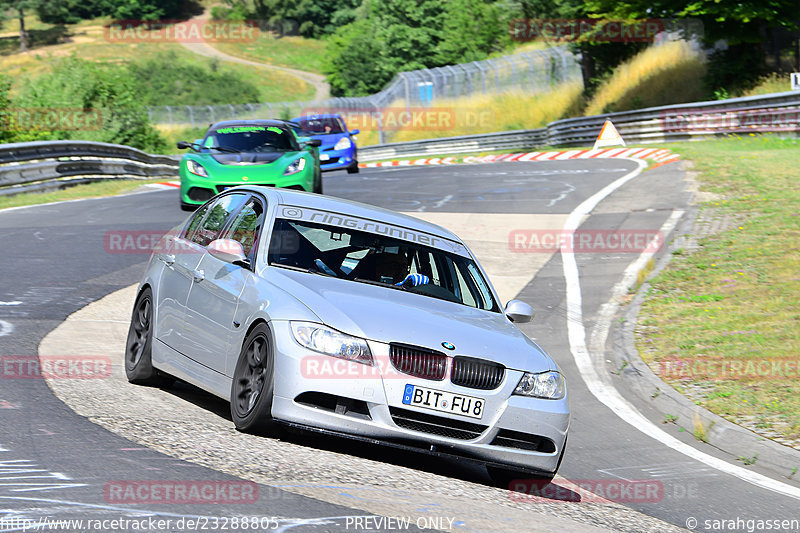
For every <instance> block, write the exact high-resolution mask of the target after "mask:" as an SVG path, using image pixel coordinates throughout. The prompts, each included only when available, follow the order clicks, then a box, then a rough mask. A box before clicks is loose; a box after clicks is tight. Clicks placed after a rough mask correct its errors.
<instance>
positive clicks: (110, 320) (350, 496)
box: [39, 286, 683, 533]
mask: <svg viewBox="0 0 800 533" xmlns="http://www.w3.org/2000/svg"><path fill="white" fill-rule="evenodd" d="M135 295H136V286H131V287H128V288H126V289H122V290H120V291H117V292H115V293H112V294H110V295H108V296H107V297H105V298H103V299H101V300H99V301H97V302H95V303H93V304H90V305H89V306H87V307H85V308H83V309H81V310H80V311H78V312H76V313H74V314H73V315H71V316H70V317H68V319H67V320H66V321H65V322H64V323H62V324H61V325H60V326H59V327H58V328H56V329H55V330H53V331H52V332H51V333H50V334H48V335H47V337H45V338H44V339H43V340H42V342H41V344H40V346H39V354H40V356H63V355H76V354H80V355H83V356H107V357H109V358H110V359H111V362H112V372H111V376H110V377H109V378H105V379H49V380H48V384H49V386H50V388H51V389H52V390H53V392H54V393H55V394H56V396H58V397H59V398H60V399H61V400H62V401H63V402H64V403H66V404H67V405H68V406H69V407H70V408H71V409H73V410H74V411H75V412H76V413H77V414H79V415H81V416H85V417H87V418H89V420H91V421H92V422H94V423H96V424H98V425H100V426H102V427H104V428H106V429H108V430H110V431H112V432H114V433H116V434H118V435H120V436H122V437H125V438H127V439H129V440H131V441H133V442H136V443H138V444H141V445H144V446H148V447H150V448H152V449H155V450H158V451H159V452H161V453H164V454H166V455H169V456H172V457H177V458H180V459H183V460H186V461H191V462H193V463H196V464H199V465H203V466H206V467H209V468H213V469H215V470H218V471H220V472H225V473H228V474H232V475H235V476H238V477H240V478H243V479H247V480H252V481H254V482H257V483H262V484H265V485H268V486H273V487H278V488H281V489H283V490H286V491H290V492H293V493H297V494H302V495H304V496H308V497H312V498H316V499H319V500H324V501H327V502H331V503H337V504H341V505H346V506H348V507H351V508H358V509H362V510H364V511H367V512H369V513H374V514H376V515H384V516H411V517H415V518H417V517H425V516H431V514H430V513H435V514H436V515H438V516H453V517H455V518H456V520H457V521H458V522H459V523H460V524H459V527H458V529H459V530H463V531H485V532H495V531H496V532H505V531H509V530H513V529H518V530H524V531H553V532H556V531H558V532H569V531H576V532H577V531H581V532H588V531H603V530H605V531H608V530H611V531H624V532H628V533H633V532H659V533H662V532H670V531H683V530H682V529H680V528H677V527H675V526H672V525H670V524H667V523H665V522H662V521H660V520H658V519H655V518H652V517H650V516H647V515H645V514H642V513H639V512H637V511H634V510H631V509H628V508H627V507H624V506H622V505H619V504H615V503H611V502H608V503H587V502H582V503H567V502H560V501H553V502H547V503H539V502H535V503H534V502H530V501H527V502H526V501H522V502H520V501H514V500H513V499H512V498H511V497H510V493H509V492H508V491H507V490H503V489H499V488H495V487H491V486H487V485H485V484H481V483H477V482H474V481H470V480H465V479H458V478H453V477H447V476H443V475H437V474H434V473H431V472H427V471H425V470H418V469H413V468H408V467H406V466H401V465H396V464H391V463H390V462H383V461H379V460H372V459H370V458H365V457H362V456H355V455H350V454H348V453H346V452H345V451H343V450H342V448H345V449H346V447H347V446H348V444H345V445H344V446H340V448H339V449H338V450H330V449H325V447H326V445H322V446H321V447H313V445H306V442H308V440H306V441H303V440H302V439H300V442H297V441H298V439H294V438H291V437H290V438H289V440H288V441H287V440H284V439H279V438H269V437H263V436H254V435H249V434H244V433H240V432H238V431H236V429H235V428H234V426H233V423H232V422H230V420H229V418H228V417H229V415H228V404H227V402H224V401H222V400H219V399H217V398H215V397H212V396H211V395H207V394H204V393H202V392H201V391H198V390H196V389H194V388H193V387H188V386H185V385H178V386H176V387H175V388H173V389H169V390H160V389H157V388H148V387H141V386H136V385H131V384H129V383H128V382H127V380H126V378H125V370H124V363H123V353H124V347H125V338H126V334H127V329H128V320H129V315H130V312H131V309H132V305H133V300H134V298H135ZM311 439H312V440H313V437H311ZM346 442H347V443H349V442H350V441H346ZM352 446H353V447H355V448H357V447H359V446H361V445H360V444H358V443H356V442H355V441H353V443H352ZM328 447H330V446H328ZM392 453H393V452H392V450H391V449H388V448H387V458H388V459H389V460H391V455H392ZM361 455H363V454H361ZM558 480H559V478H556V483H558ZM278 512H279V511H278Z"/></svg>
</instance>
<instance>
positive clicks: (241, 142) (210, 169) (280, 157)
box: [178, 120, 322, 211]
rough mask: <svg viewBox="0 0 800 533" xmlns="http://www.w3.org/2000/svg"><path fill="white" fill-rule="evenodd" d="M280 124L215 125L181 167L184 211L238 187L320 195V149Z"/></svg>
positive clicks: (183, 145) (243, 122)
mask: <svg viewBox="0 0 800 533" xmlns="http://www.w3.org/2000/svg"><path fill="white" fill-rule="evenodd" d="M319 144H320V141H318V140H311V139H308V138H299V137H298V135H297V134H296V133H295V132H294V130H293V129H292V127H291V125H290V123H287V122H285V121H282V120H228V121H224V122H217V123H215V124H212V125H211V126H210V127H209V128H208V130H207V131H206V134H205V137H203V138H202V139H197V140H196V141H195V142H193V143H189V142H185V141H181V142H179V143H178V148H180V149H186V148H188V149H190V152H189V153H187V154H186V155H185V156H183V159H181V164H180V177H181V209H183V210H185V211H193V210H194V209H196V208H197V207H198V206H200V205H202V204H204V203H205V202H206V201H207V200H208V199H210V198H211V197H212V196H214V195H216V194H217V193H219V192H222V191H224V190H225V189H228V188H230V187H235V186H237V185H245V184H249V185H271V186H274V187H285V188H287V189H298V190H303V191H308V192H316V193H320V194H321V193H322V173H321V172H320V167H319V154H318V152H317V147H318V146H319Z"/></svg>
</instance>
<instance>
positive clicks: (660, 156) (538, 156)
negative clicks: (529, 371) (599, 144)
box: [358, 148, 681, 168]
mask: <svg viewBox="0 0 800 533" xmlns="http://www.w3.org/2000/svg"><path fill="white" fill-rule="evenodd" d="M623 157H624V158H631V159H650V160H652V161H655V162H656V165H654V166H653V167H651V168H654V167H656V166H659V165H664V164H666V163H672V162H673V161H677V160H678V159H680V157H681V156H680V155H678V154H673V153H672V152H671V151H670V150H667V149H663V148H662V149H658V148H604V149H601V150H562V151H560V152H522V153H515V154H495V155H484V156H466V157H444V158H441V157H432V158H426V159H407V160H402V161H400V160H396V159H395V160H392V161H379V162H375V163H359V165H358V166H359V167H360V168H376V167H409V166H419V165H456V164H460V163H467V164H469V163H508V162H511V161H563V160H566V159H594V158H597V159H611V158H623Z"/></svg>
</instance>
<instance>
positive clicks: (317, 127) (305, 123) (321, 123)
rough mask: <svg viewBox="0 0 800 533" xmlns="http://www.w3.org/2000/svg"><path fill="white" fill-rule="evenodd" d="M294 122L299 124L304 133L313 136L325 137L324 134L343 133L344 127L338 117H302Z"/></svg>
mask: <svg viewBox="0 0 800 533" xmlns="http://www.w3.org/2000/svg"><path fill="white" fill-rule="evenodd" d="M295 122H297V123H298V124H300V127H301V128H303V130H304V131H307V132H308V133H311V134H313V135H325V134H326V133H344V132H345V131H346V130H345V127H344V123H343V122H342V119H340V118H338V117H325V118H312V117H304V118H301V119H297V120H296V121H295Z"/></svg>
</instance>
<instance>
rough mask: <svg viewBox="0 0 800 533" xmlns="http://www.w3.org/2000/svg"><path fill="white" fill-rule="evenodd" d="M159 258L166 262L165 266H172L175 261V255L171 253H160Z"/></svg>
mask: <svg viewBox="0 0 800 533" xmlns="http://www.w3.org/2000/svg"><path fill="white" fill-rule="evenodd" d="M160 258H161V260H162V261H164V263H166V264H167V266H172V265H173V264H174V263H175V256H174V255H171V254H161V256H160Z"/></svg>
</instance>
